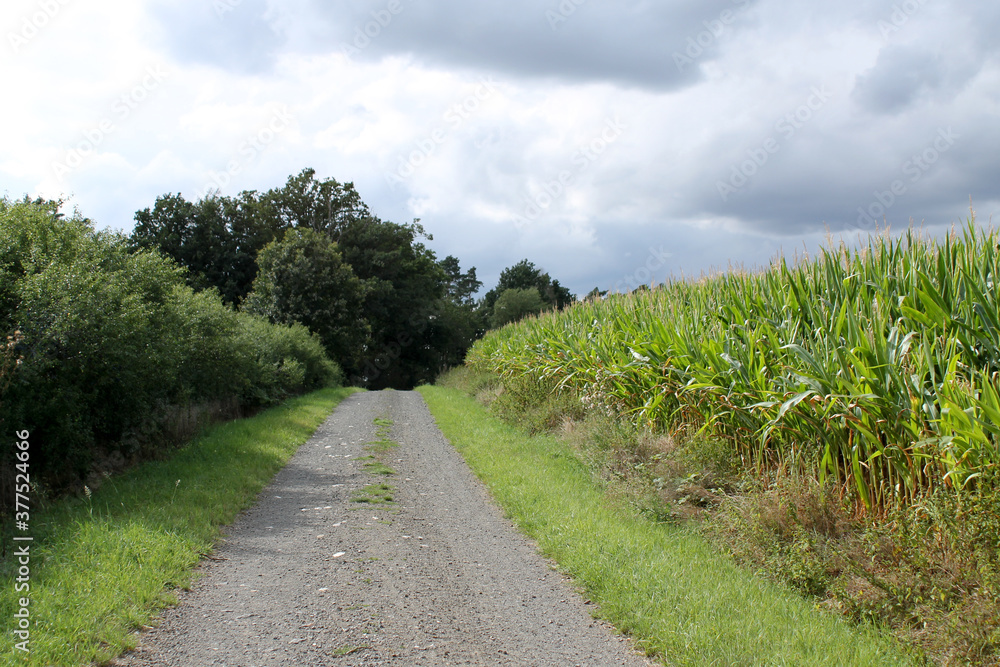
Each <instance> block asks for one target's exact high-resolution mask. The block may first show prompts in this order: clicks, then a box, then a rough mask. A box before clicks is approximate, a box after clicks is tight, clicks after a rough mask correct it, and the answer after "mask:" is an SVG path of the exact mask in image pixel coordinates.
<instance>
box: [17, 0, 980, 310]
mask: <svg viewBox="0 0 1000 667" xmlns="http://www.w3.org/2000/svg"><path fill="white" fill-rule="evenodd" d="M0 13H2V16H0V28H2V30H0V33H2V35H3V43H2V45H0V74H2V77H3V82H4V88H5V90H6V93H5V96H4V97H5V99H6V100H7V102H6V103H4V104H3V105H2V106H0V122H2V126H3V127H6V128H7V131H6V135H5V137H4V140H3V141H2V142H0V194H3V193H5V194H7V195H8V196H11V197H20V196H22V195H24V194H26V193H27V194H31V195H32V196H35V195H43V196H48V197H57V196H68V197H70V198H71V201H72V203H73V205H75V206H77V207H78V208H79V209H80V210H81V211H82V212H83V213H84V214H85V215H87V216H88V217H90V218H92V219H94V220H95V221H96V222H97V223H98V226H99V227H113V228H117V229H122V230H124V231H129V230H131V228H132V224H133V215H134V213H135V211H136V210H137V209H141V208H145V207H148V206H151V205H152V204H153V202H154V201H155V199H156V197H157V196H158V195H160V194H164V193H167V192H181V193H182V194H184V195H185V196H186V197H188V198H189V199H196V198H198V197H199V196H200V195H202V194H203V193H204V192H206V191H207V190H209V189H211V188H218V189H220V190H221V192H222V193H223V194H226V195H231V194H236V193H238V192H239V191H241V190H246V189H257V190H263V189H268V188H271V187H277V186H280V185H282V184H283V183H284V181H285V179H286V178H287V177H288V176H289V175H290V174H294V173H298V172H299V171H301V170H302V169H303V168H305V167H313V168H315V169H316V170H317V172H318V175H319V176H320V177H323V178H327V177H333V178H336V179H338V180H340V181H353V182H354V183H355V185H356V187H357V188H358V190H359V192H360V193H361V196H362V198H363V199H364V200H365V201H366V202H367V203H368V204H369V206H370V207H371V208H372V209H373V210H374V212H375V213H376V214H377V215H379V216H380V217H382V218H383V219H387V220H393V221H396V222H409V221H410V220H412V219H413V218H420V219H421V221H422V223H423V224H424V226H425V227H426V228H427V230H428V231H429V232H430V233H431V234H433V236H434V240H433V241H431V242H430V243H429V245H430V247H432V248H433V249H434V250H435V251H436V252H437V253H438V255H439V257H444V256H445V255H448V254H453V255H456V256H458V257H459V258H460V259H461V260H462V265H463V267H468V266H472V265H474V266H476V267H477V269H478V272H479V275H480V278H481V279H483V280H484V282H486V284H487V287H489V286H491V285H492V283H494V282H495V281H496V278H497V276H498V274H499V272H500V270H502V269H503V268H504V267H505V266H509V265H511V264H514V263H515V262H517V261H519V260H520V259H522V258H528V259H530V260H531V261H533V262H535V264H536V265H538V266H541V267H543V268H544V269H545V270H547V271H549V272H550V273H551V274H552V276H553V277H555V278H557V279H559V280H560V281H561V282H562V283H564V284H566V285H568V286H569V287H570V288H571V289H572V290H574V291H575V292H578V293H585V292H587V291H589V290H590V289H591V288H593V287H594V286H600V287H601V288H602V289H609V288H610V289H614V288H615V287H618V288H619V289H621V288H625V287H630V286H634V285H635V283H637V282H649V281H650V280H657V281H662V280H664V279H666V278H668V277H669V276H671V275H674V276H678V275H681V274H684V275H697V274H699V273H700V272H702V271H711V270H716V269H725V268H727V267H728V266H730V265H741V264H742V265H746V266H754V265H760V264H762V263H766V262H767V261H768V260H769V259H770V258H771V257H773V256H774V255H775V253H776V252H778V251H779V250H783V251H784V252H786V253H787V254H791V253H792V252H794V251H796V250H801V249H803V248H805V249H809V250H813V249H814V248H815V247H816V246H817V244H818V243H821V242H822V240H823V239H824V238H825V237H826V234H827V231H829V232H832V233H834V234H837V235H839V234H841V233H846V234H847V235H848V236H849V238H857V237H858V234H867V233H869V232H870V231H871V230H872V229H874V226H875V224H876V221H877V222H878V223H879V224H881V222H882V220H883V218H885V219H886V220H887V221H888V222H889V223H890V224H891V225H892V227H893V228H894V229H897V230H898V229H901V228H905V227H906V226H907V225H908V224H910V222H911V220H912V221H913V223H914V224H918V225H923V226H924V227H926V228H927V229H928V230H929V231H930V232H931V233H935V234H940V233H942V231H943V230H945V229H947V226H949V225H951V224H952V223H956V222H958V223H962V222H964V220H965V219H966V218H967V216H968V210H969V198H970V197H971V198H972V202H973V206H974V208H975V210H976V212H977V217H978V219H979V221H980V222H981V223H982V224H984V225H986V224H989V221H990V217H991V215H994V214H998V217H1000V189H998V184H1000V150H998V149H1000V122H998V121H1000V39H998V38H997V35H998V34H1000V3H996V2H995V0H978V1H976V0H842V1H841V2H836V3H833V2H824V3H813V2H809V3H806V2H789V1H788V0H785V1H781V0H662V1H659V2H656V1H653V0H619V1H618V2H611V1H610V0H562V1H561V2H560V0H506V1H505V2H502V3H501V2H483V3H467V2H455V1H452V0H436V1H434V2H432V1H431V0H346V1H342V2H336V3H334V2H320V0H283V1H281V2H279V1H278V0H134V1H133V2H128V3H122V2H117V1H115V2H113V1H111V0H86V1H85V0H6V1H5V2H4V8H3V9H2V10H0Z"/></svg>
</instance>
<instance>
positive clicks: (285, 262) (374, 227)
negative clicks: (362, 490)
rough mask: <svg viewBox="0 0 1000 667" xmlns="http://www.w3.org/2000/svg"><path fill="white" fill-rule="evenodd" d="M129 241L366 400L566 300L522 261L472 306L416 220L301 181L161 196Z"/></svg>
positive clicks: (420, 379) (461, 279) (340, 188)
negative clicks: (265, 324)
mask: <svg viewBox="0 0 1000 667" xmlns="http://www.w3.org/2000/svg"><path fill="white" fill-rule="evenodd" d="M135 222H136V224H135V227H134V230H133V232H132V234H131V236H130V238H129V242H130V244H131V246H132V247H133V248H134V249H136V250H139V249H152V248H155V249H157V250H159V251H160V252H162V253H163V254H165V255H167V256H168V257H171V258H173V259H174V260H175V261H176V262H177V263H178V264H180V265H181V266H183V267H185V268H186V269H187V281H188V284H189V285H190V286H191V287H192V288H194V289H196V290H214V291H217V292H218V294H219V295H220V297H221V299H222V300H223V301H224V302H225V303H227V304H229V305H230V306H232V307H235V308H238V309H240V310H242V311H245V312H248V313H252V314H255V315H259V316H263V317H266V318H268V319H269V320H270V321H272V322H275V323H283V324H291V323H295V322H297V323H301V324H302V325H304V326H306V327H307V328H308V329H309V330H311V331H313V332H315V333H316V334H317V335H318V336H319V338H320V340H321V341H322V342H323V345H324V346H325V348H326V349H327V351H328V352H329V353H330V355H331V357H332V358H333V359H335V360H336V361H337V362H338V363H339V364H340V366H341V367H342V368H343V370H344V373H345V375H346V377H347V380H348V382H350V383H353V384H358V385H362V386H367V387H370V388H374V389H379V388H385V387H394V388H411V387H413V386H416V385H418V384H421V383H424V382H432V381H433V380H434V379H435V377H436V376H437V375H438V374H439V373H440V372H441V371H442V370H443V369H444V368H447V367H450V366H454V365H457V364H460V363H462V361H463V359H464V357H465V352H466V350H467V349H468V348H469V346H470V345H471V344H472V343H473V342H474V341H475V340H476V339H477V338H478V337H480V336H481V335H482V334H483V333H484V332H485V331H486V330H487V329H489V328H493V327H497V326H502V325H503V324H506V323H508V322H511V321H515V320H517V319H520V318H522V317H524V316H527V315H529V314H533V313H538V312H540V311H542V310H544V309H549V308H564V307H565V306H566V305H568V304H569V303H571V302H572V301H573V300H574V298H575V297H574V296H573V295H572V294H571V293H570V292H569V290H568V289H567V288H565V287H563V286H562V285H560V284H559V281H558V280H553V279H552V278H551V277H550V276H549V275H548V274H547V273H544V272H543V271H542V270H540V269H538V268H536V267H535V266H534V264H532V263H531V262H528V261H527V260H524V261H522V262H520V263H518V264H516V265H514V266H511V267H509V268H508V269H506V270H505V271H504V272H503V273H502V274H501V276H500V280H499V283H498V284H497V286H496V287H495V288H494V289H492V290H490V291H489V292H487V293H486V295H485V296H484V297H483V298H481V299H476V296H475V295H476V293H477V292H478V291H479V289H480V288H481V287H482V282H481V281H479V280H478V279H477V277H476V269H475V267H472V268H470V269H468V270H467V271H463V270H462V268H461V266H460V262H459V260H458V259H457V258H455V257H452V256H448V257H445V258H444V259H441V260H439V259H437V257H436V255H435V253H434V252H433V251H432V250H430V249H429V248H427V247H426V245H425V244H424V242H425V241H430V240H433V239H432V237H431V236H430V235H429V234H427V232H426V231H425V230H424V228H423V227H422V226H421V225H420V221H419V220H414V221H413V222H412V223H408V224H400V223H394V222H389V221H385V220H382V219H380V218H378V217H377V216H375V215H374V214H373V213H372V211H371V210H370V209H369V207H368V206H367V205H366V204H365V203H364V202H363V201H362V200H361V197H360V195H359V194H358V192H357V190H355V188H354V186H353V184H352V183H341V182H338V181H337V180H336V179H333V178H328V179H322V180H320V179H317V177H316V173H315V170H313V169H305V170H303V171H302V172H300V173H299V174H297V175H294V176H291V177H289V178H288V180H287V182H286V183H285V185H284V186H282V187H280V188H274V189H271V190H268V191H266V192H258V191H244V192H241V193H240V194H238V195H236V196H232V197H224V196H220V195H218V194H210V195H208V196H206V197H203V198H202V199H200V200H198V201H194V202H191V201H188V200H186V199H185V198H184V197H183V196H182V195H181V194H165V195H162V196H160V197H158V198H157V199H156V202H155V204H154V205H153V206H152V207H151V208H146V209H143V210H141V211H138V212H137V213H136V215H135Z"/></svg>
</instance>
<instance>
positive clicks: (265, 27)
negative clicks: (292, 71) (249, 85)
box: [149, 0, 285, 74]
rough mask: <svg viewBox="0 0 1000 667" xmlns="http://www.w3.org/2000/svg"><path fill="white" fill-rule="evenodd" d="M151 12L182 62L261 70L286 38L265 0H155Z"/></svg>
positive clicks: (163, 37) (251, 71)
mask: <svg viewBox="0 0 1000 667" xmlns="http://www.w3.org/2000/svg"><path fill="white" fill-rule="evenodd" d="M149 12H150V14H151V18H153V19H154V21H155V23H156V26H157V29H158V33H159V37H160V39H161V40H162V41H163V43H164V45H165V46H166V48H167V49H168V50H169V51H170V52H171V54H172V55H173V57H174V58H176V59H177V60H178V61H179V62H182V63H198V64H207V65H213V66H216V67H221V68H224V69H226V70H228V71H232V72H238V73H243V74H254V73H259V72H262V71H266V70H267V69H268V68H270V66H271V65H272V63H273V61H274V57H275V55H276V54H277V53H278V51H279V50H280V49H281V48H282V46H283V44H284V41H285V39H284V37H283V36H282V35H281V34H280V33H279V32H278V30H277V29H276V28H275V27H274V25H273V24H272V22H271V20H270V17H269V11H268V4H267V1H266V0H211V1H206V0H187V1H179V2H178V1H170V0H157V1H156V2H154V3H153V4H151V5H150V8H149Z"/></svg>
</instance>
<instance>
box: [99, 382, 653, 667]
mask: <svg viewBox="0 0 1000 667" xmlns="http://www.w3.org/2000/svg"><path fill="white" fill-rule="evenodd" d="M377 417H383V418H387V419H390V420H392V421H393V426H392V427H391V431H390V434H389V437H390V438H391V439H392V440H394V441H395V442H397V443H399V446H398V447H395V448H393V449H391V450H390V451H388V452H387V453H386V454H383V455H381V459H382V460H383V461H384V462H385V463H386V464H387V465H388V466H390V467H391V468H393V469H394V470H395V471H396V474H395V475H393V476H391V477H388V478H381V477H379V478H375V477H373V476H372V475H370V474H368V473H367V472H365V471H364V469H363V464H364V462H365V460H364V458H363V457H365V456H368V455H369V454H370V451H368V450H366V445H367V443H369V442H371V441H373V440H375V439H377V436H376V428H377V426H376V425H375V424H374V420H375V419H376V418H377ZM359 459H360V460H359ZM383 480H384V481H386V482H387V483H388V484H390V485H391V486H392V487H393V502H392V503H391V504H389V505H384V504H383V505H378V504H367V503H361V502H356V500H355V499H356V498H357V497H358V494H359V493H361V492H362V489H363V488H364V487H366V486H368V485H370V484H376V483H379V482H381V481H383ZM213 557H214V559H215V560H206V561H204V563H203V564H202V565H201V566H200V567H199V571H200V576H199V578H198V580H197V581H196V583H195V584H194V585H193V586H192V589H191V590H190V591H186V592H182V593H181V595H180V596H179V597H180V604H179V605H178V606H177V607H175V608H172V609H169V610H167V611H166V612H165V613H164V615H163V617H162V619H161V622H160V623H159V625H158V626H157V627H156V628H154V629H152V630H149V631H147V632H144V633H143V634H142V635H141V636H140V637H139V646H138V647H137V648H136V649H135V650H134V651H132V652H130V653H128V654H126V655H124V656H122V657H121V658H119V659H117V660H115V661H113V662H112V663H111V664H112V665H118V666H121V667H140V666H142V667H146V666H149V665H170V666H171V667H181V666H186V665H190V666H198V667H203V666H207V665H228V666H231V667H257V666H261V667H264V666H267V667H272V666H275V665H295V666H297V667H305V666H312V665H587V666H605V665H607V666H611V665H628V666H633V665H634V666H641V665H649V664H651V663H649V662H648V661H647V660H646V659H645V658H643V657H641V656H640V655H639V654H637V653H636V652H635V650H634V649H633V648H632V647H631V645H630V643H629V642H628V641H627V640H626V639H624V638H622V637H621V636H619V635H616V634H614V632H613V631H612V630H611V629H610V628H609V627H608V626H607V625H606V624H604V623H602V622H599V621H596V620H594V619H593V618H592V617H591V616H590V614H589V613H588V610H589V609H591V608H592V607H591V606H590V605H589V604H588V603H587V602H585V601H584V600H582V599H581V597H580V596H579V595H578V594H577V593H576V592H575V591H574V589H573V587H572V585H571V583H570V582H569V581H567V580H566V579H565V577H563V576H562V575H560V574H559V573H558V572H557V571H555V569H554V568H553V567H552V565H551V563H549V562H548V561H546V560H545V559H544V558H542V557H541V556H540V555H539V554H538V552H537V550H536V548H535V547H534V545H533V544H532V543H531V542H529V541H528V540H527V539H526V538H525V537H524V536H523V535H521V534H520V533H519V532H518V531H517V530H516V529H515V528H514V527H513V526H512V525H511V523H510V522H509V521H508V520H506V519H505V518H503V515H502V513H501V512H500V510H498V509H497V507H496V505H495V504H494V503H493V501H492V500H491V499H490V497H489V495H488V494H487V492H486V491H485V490H484V488H483V486H482V484H481V483H480V482H479V481H478V480H477V479H476V478H475V477H474V476H473V475H472V473H471V472H470V471H469V469H468V467H467V466H466V464H465V462H464V461H463V460H462V458H461V456H459V455H458V453H457V452H456V451H455V450H454V449H453V448H452V447H451V445H450V444H449V443H448V441H447V440H446V439H445V438H444V436H442V435H441V432H440V431H439V430H438V428H437V426H436V425H435V423H434V419H433V417H432V416H431V414H430V412H429V411H428V409H427V406H426V404H425V403H424V401H423V398H422V397H421V396H420V395H419V394H417V393H415V392H398V391H383V392H370V393H360V394H355V395H353V396H351V397H350V398H348V399H346V400H345V401H344V402H343V403H341V405H340V406H338V408H337V410H336V411H334V413H333V414H332V415H331V416H330V418H329V419H327V421H326V422H325V423H324V424H323V425H322V426H320V428H319V429H318V430H317V431H316V433H315V435H314V436H313V437H312V438H311V439H310V440H309V441H308V442H307V443H305V444H304V445H303V446H302V447H301V449H299V451H298V452H297V453H296V454H295V456H294V457H293V458H292V460H291V461H290V462H289V464H288V465H287V466H286V467H285V468H284V469H282V470H281V472H279V473H278V475H277V476H276V477H275V478H274V480H273V481H272V483H271V484H270V486H268V487H267V488H266V489H265V490H264V491H263V492H262V493H261V495H260V497H259V498H258V502H257V503H256V504H255V505H254V506H253V507H252V508H251V509H250V510H248V511H247V512H245V513H244V514H242V515H241V516H240V517H239V518H238V519H237V521H236V522H235V523H234V524H233V525H232V526H231V527H230V528H229V529H228V531H227V533H226V535H225V538H224V540H223V541H222V542H220V544H219V545H218V547H217V549H216V551H215V552H214V554H213Z"/></svg>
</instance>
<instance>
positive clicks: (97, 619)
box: [0, 389, 356, 666]
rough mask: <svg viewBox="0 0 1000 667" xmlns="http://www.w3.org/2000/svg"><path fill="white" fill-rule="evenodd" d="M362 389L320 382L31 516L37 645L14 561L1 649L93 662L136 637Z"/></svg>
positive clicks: (37, 658)
mask: <svg viewBox="0 0 1000 667" xmlns="http://www.w3.org/2000/svg"><path fill="white" fill-rule="evenodd" d="M354 391H356V390H353V389H323V390H320V391H317V392H314V393H311V394H309V395H307V396H303V397H300V398H296V399H293V400H290V401H288V402H287V403H285V404H283V405H281V406H278V407H275V408H272V409H270V410H267V411H265V412H262V413H260V414H258V415H256V416H255V417H252V418H250V419H244V420H239V421H235V422H229V423H226V424H220V425H217V426H214V427H212V428H209V429H207V430H206V431H205V432H204V433H203V434H202V435H201V436H200V437H198V438H196V439H195V440H194V441H192V442H191V443H189V444H188V445H186V446H184V447H183V448H181V449H179V450H178V451H177V452H176V453H175V454H173V455H172V456H170V458H169V459H167V460H163V461H153V462H148V463H145V464H143V465H141V466H139V467H138V468H136V469H134V470H132V471H130V472H128V473H125V474H123V475H121V476H118V477H112V478H110V479H109V480H106V481H105V483H104V484H103V485H102V486H101V488H100V489H98V490H97V491H95V492H94V493H93V494H91V496H90V497H89V498H81V499H67V500H62V501H59V502H56V503H54V504H53V505H52V506H51V507H48V508H46V509H44V510H42V511H37V510H36V511H35V512H33V513H32V521H31V534H32V536H33V537H34V538H35V541H34V542H33V543H32V547H31V553H32V558H31V581H30V585H31V590H30V596H31V604H30V609H31V614H32V623H33V624H32V626H31V643H30V648H31V653H30V654H27V655H24V654H20V652H18V654H19V655H16V654H15V653H14V648H13V646H14V642H15V639H14V637H13V635H12V634H11V632H10V629H11V626H10V623H11V620H12V617H13V613H14V611H15V604H16V598H17V597H19V596H21V595H23V593H18V594H15V592H14V581H13V580H14V574H13V566H14V563H13V562H11V561H10V560H8V562H5V563H4V564H3V565H2V566H0V614H2V616H3V619H4V620H3V623H4V624H5V626H6V629H5V631H4V633H3V636H2V637H0V654H2V655H4V656H5V659H8V658H10V657H11V656H13V657H14V659H15V660H16V661H17V662H16V663H11V664H24V665H38V666H47V665H85V664H90V663H91V662H92V661H96V662H98V663H100V662H102V661H106V660H109V659H110V658H112V657H114V656H116V655H118V654H120V653H121V652H122V651H124V650H126V649H128V648H132V647H133V646H134V644H135V635H134V630H135V629H137V628H138V627H141V626H142V625H145V624H147V623H149V622H150V619H151V618H152V617H153V616H154V615H155V614H156V612H157V611H158V610H159V609H161V608H163V607H164V606H167V605H169V604H172V603H174V602H175V597H174V595H173V594H172V591H173V590H176V589H178V588H185V587H187V586H189V585H190V583H191V581H192V568H193V567H194V565H195V564H196V563H197V562H198V560H199V559H200V558H201V556H202V555H204V554H207V553H209V552H210V551H211V550H212V548H213V545H214V544H215V541H216V539H217V538H218V536H219V527H220V526H222V525H225V524H228V523H231V522H232V521H233V519H234V518H235V517H236V515H237V514H238V513H239V512H240V511H241V510H243V509H245V508H247V507H249V506H251V505H252V504H253V503H254V501H255V498H256V496H257V494H258V493H259V492H260V490H261V489H263V488H264V486H265V485H266V484H267V483H268V482H269V481H270V480H271V478H272V477H273V476H274V474H275V473H276V472H277V471H278V470H280V469H281V467H282V466H284V465H285V463H287V461H288V460H289V458H291V456H292V455H293V454H294V453H295V451H296V450H297V449H298V448H299V446H300V445H302V444H303V443H304V442H305V441H306V440H307V439H308V438H309V437H310V436H311V435H312V433H313V432H314V431H315V430H316V427H317V426H319V424H321V423H322V421H323V420H324V419H325V418H326V417H327V416H328V415H329V414H330V412H331V411H332V410H333V408H334V407H335V406H336V405H337V404H338V403H339V402H340V401H341V400H343V399H344V398H345V397H347V396H349V395H350V394H351V393H353V392H354Z"/></svg>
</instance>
